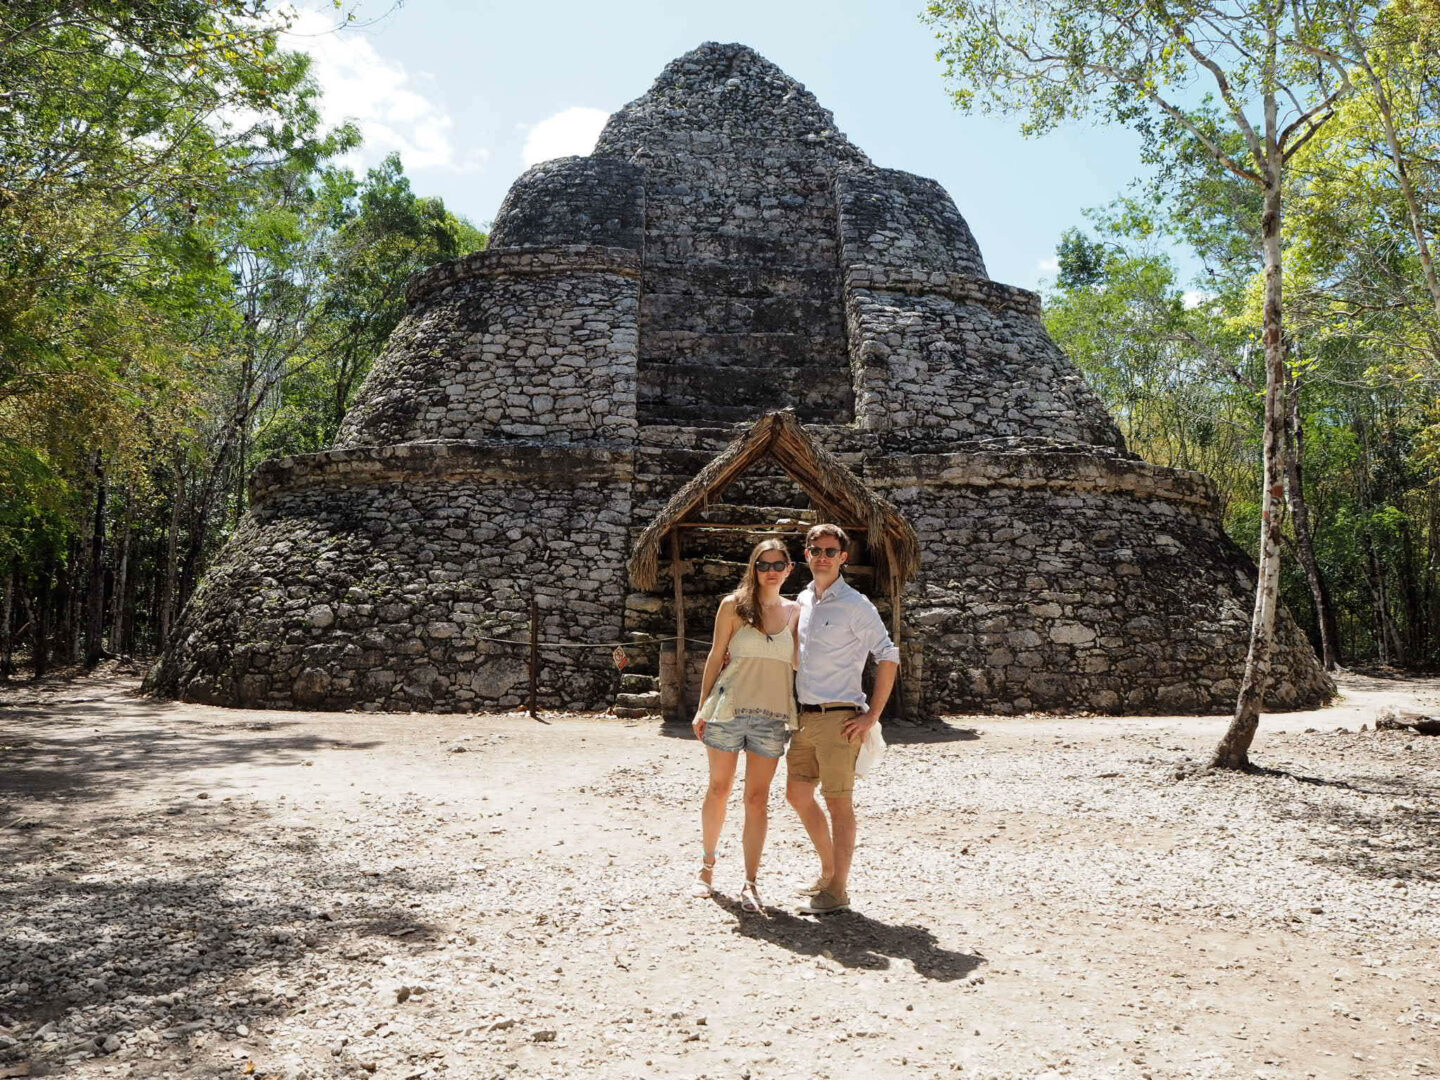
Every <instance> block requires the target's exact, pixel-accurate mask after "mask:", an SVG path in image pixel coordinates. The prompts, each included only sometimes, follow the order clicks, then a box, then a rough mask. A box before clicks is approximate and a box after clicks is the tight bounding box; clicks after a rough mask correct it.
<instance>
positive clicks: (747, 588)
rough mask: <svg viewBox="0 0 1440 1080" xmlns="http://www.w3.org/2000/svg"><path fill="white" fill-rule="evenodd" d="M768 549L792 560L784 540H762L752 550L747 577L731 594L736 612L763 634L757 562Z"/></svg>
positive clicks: (763, 622) (742, 619)
mask: <svg viewBox="0 0 1440 1080" xmlns="http://www.w3.org/2000/svg"><path fill="white" fill-rule="evenodd" d="M766 551H778V552H780V554H781V555H784V556H785V561H786V562H787V563H788V562H790V561H791V559H790V552H789V550H788V549H787V548H786V547H785V541H784V540H778V539H776V538H775V537H773V536H772V537H771V538H770V539H769V540H761V541H760V542H759V543H758V544H756V545H755V548H754V550H752V551H751V552H750V564H749V565H748V566H746V567H745V577H744V578H742V579H741V581H740V587H739V588H738V589H736V590H735V591H734V592H733V593H731V594H730V596H731V597H732V598H733V599H734V601H735V614H737V615H739V616H740V619H741V621H742V622H744V623H746V624H747V625H749V626H753V627H754V628H755V629H756V630H759V631H760V632H761V633H762V634H763V633H764V632H765V615H764V613H763V612H762V611H761V610H760V599H759V597H760V572H759V571H758V570H756V569H755V564H756V563H757V562H758V561H759V560H760V556H761V554H763V553H764V552H766Z"/></svg>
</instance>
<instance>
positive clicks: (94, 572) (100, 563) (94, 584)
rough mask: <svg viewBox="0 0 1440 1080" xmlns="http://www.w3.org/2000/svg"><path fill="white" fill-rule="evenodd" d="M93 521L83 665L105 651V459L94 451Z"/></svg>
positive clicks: (89, 662)
mask: <svg viewBox="0 0 1440 1080" xmlns="http://www.w3.org/2000/svg"><path fill="white" fill-rule="evenodd" d="M94 473H95V525H94V528H93V529H91V531H90V573H89V574H88V575H87V577H88V583H87V586H86V589H85V606H86V610H85V666H86V667H87V668H91V667H94V666H95V665H96V664H98V663H99V662H100V658H101V657H102V656H104V655H105V640H104V639H105V459H104V458H103V457H102V456H101V454H100V451H99V450H96V451H95V466H94Z"/></svg>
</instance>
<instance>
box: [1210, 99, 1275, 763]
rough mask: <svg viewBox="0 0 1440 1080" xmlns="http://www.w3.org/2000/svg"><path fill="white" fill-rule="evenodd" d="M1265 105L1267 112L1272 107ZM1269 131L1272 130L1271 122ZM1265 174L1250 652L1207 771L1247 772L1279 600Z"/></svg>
mask: <svg viewBox="0 0 1440 1080" xmlns="http://www.w3.org/2000/svg"><path fill="white" fill-rule="evenodd" d="M1273 107H1274V106H1273V104H1271V103H1269V102H1267V111H1268V110H1269V109H1273ZM1270 130H1271V131H1273V130H1274V126H1273V124H1272V125H1271V126H1270ZM1268 164H1269V168H1267V170H1266V172H1265V215H1264V217H1263V218H1262V220H1261V226H1260V227H1261V235H1262V237H1263V240H1264V246H1265V328H1264V335H1265V444H1264V467H1263V470H1262V479H1261V486H1262V490H1261V495H1260V500H1261V502H1260V505H1261V514H1260V558H1259V566H1258V568H1257V573H1256V580H1255V612H1254V615H1253V617H1252V619H1251V622H1250V649H1249V652H1248V653H1247V655H1246V657H1245V674H1244V676H1243V678H1242V679H1241V682H1240V693H1239V695H1238V698H1237V700H1236V703H1235V717H1234V719H1233V720H1231V721H1230V727H1229V728H1228V729H1227V730H1226V732H1225V735H1224V737H1223V738H1221V740H1220V743H1219V745H1218V746H1216V747H1215V755H1214V757H1213V758H1211V760H1210V767H1211V768H1215V769H1246V768H1249V766H1250V753H1249V752H1250V744H1251V743H1252V742H1254V741H1255V732H1256V731H1257V730H1258V729H1259V727H1260V708H1261V704H1262V703H1263V701H1264V699H1265V689H1266V686H1267V685H1268V683H1269V680H1270V654H1271V651H1272V649H1273V646H1274V637H1275V609H1276V606H1277V605H1278V604H1279V600H1280V525H1281V514H1282V513H1283V510H1284V502H1283V498H1284V483H1283V481H1282V476H1283V473H1284V469H1283V466H1282V464H1281V461H1280V457H1281V450H1282V447H1283V446H1284V445H1285V402H1284V396H1285V344H1284V341H1283V340H1282V339H1281V321H1280V313H1281V304H1280V302H1281V278H1280V270H1281V262H1280V178H1281V171H1280V164H1281V163H1280V155H1279V151H1278V149H1276V148H1275V147H1274V145H1273V142H1272V144H1271V146H1270V154H1269V162H1268Z"/></svg>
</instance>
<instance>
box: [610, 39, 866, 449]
mask: <svg viewBox="0 0 1440 1080" xmlns="http://www.w3.org/2000/svg"><path fill="white" fill-rule="evenodd" d="M596 153H597V155H605V156H609V157H617V158H625V159H626V160H630V161H635V162H638V163H641V164H643V166H644V185H645V244H644V263H645V269H644V284H643V289H642V301H641V320H640V322H641V334H640V340H641V347H640V361H639V378H638V397H639V414H640V420H641V423H642V424H657V423H658V424H669V423H700V424H710V423H714V422H716V421H733V420H745V419H749V420H754V419H757V418H759V417H760V416H761V415H762V414H763V413H764V412H766V411H767V410H769V409H775V408H784V407H786V406H789V407H793V408H794V409H795V410H796V412H797V414H798V415H799V416H800V417H801V418H802V419H804V420H806V421H821V422H836V421H838V422H844V421H848V420H849V419H850V417H851V406H852V394H851V386H850V364H849V358H848V353H847V351H846V347H845V322H844V316H843V305H842V303H841V296H840V274H839V263H838V261H837V252H838V245H839V241H838V236H837V229H836V208H835V195H834V175H835V172H836V170H837V169H838V168H840V167H842V166H858V165H861V164H863V163H864V162H865V157H864V155H863V154H861V153H860V152H859V151H858V150H856V149H855V147H854V146H852V145H851V144H850V143H849V142H848V141H847V140H846V139H845V137H844V136H843V135H841V134H839V132H837V131H836V130H835V128H834V119H833V117H831V116H830V114H829V113H828V112H826V111H825V110H824V109H822V108H821V107H820V106H819V104H818V103H817V102H816V101H815V99H814V97H813V95H811V94H809V93H807V92H806V91H805V89H804V87H802V86H800V85H799V84H798V83H796V82H795V81H794V80H793V79H791V78H789V77H788V76H786V75H785V74H784V72H782V71H780V70H779V69H778V68H776V67H775V66H774V65H773V64H771V63H769V62H768V61H766V60H764V59H763V58H761V57H759V56H756V55H755V54H754V53H753V52H751V51H749V50H746V49H738V48H736V47H734V46H719V45H706V46H702V47H701V48H700V49H697V50H696V51H695V52H694V53H691V54H689V55H687V56H685V57H682V58H680V59H679V60H677V61H676V62H675V63H673V64H671V65H670V66H669V67H667V68H666V70H665V71H664V72H662V73H661V76H660V77H659V78H658V79H657V80H656V81H655V84H654V86H653V87H652V88H651V90H650V92H649V93H648V94H646V95H645V96H644V97H642V98H640V99H639V100H637V101H634V102H631V103H630V104H629V105H627V106H625V108H623V109H621V110H620V111H619V112H618V113H616V114H615V116H614V117H612V118H611V121H610V123H609V124H608V125H607V126H606V129H605V132H604V133H603V134H602V135H601V137H600V141H599V143H598V144H597V146H596Z"/></svg>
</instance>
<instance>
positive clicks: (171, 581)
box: [159, 450, 185, 649]
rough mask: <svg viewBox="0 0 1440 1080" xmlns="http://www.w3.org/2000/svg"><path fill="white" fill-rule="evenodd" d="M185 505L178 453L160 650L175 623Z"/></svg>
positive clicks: (167, 532)
mask: <svg viewBox="0 0 1440 1080" xmlns="http://www.w3.org/2000/svg"><path fill="white" fill-rule="evenodd" d="M184 503H185V470H184V468H183V467H182V465H181V460H180V452H179V451H178V450H177V451H176V452H175V490H174V492H172V493H171V496H170V525H169V528H168V529H167V530H166V532H165V588H164V592H163V594H162V596H161V598H160V641H159V646H160V648H162V649H163V648H164V647H165V646H166V644H167V643H168V642H169V641H170V627H171V624H173V623H174V621H175V586H176V584H177V580H176V577H177V573H176V572H177V571H178V570H179V567H180V513H181V509H182V507H183V506H184Z"/></svg>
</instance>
